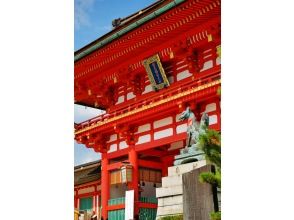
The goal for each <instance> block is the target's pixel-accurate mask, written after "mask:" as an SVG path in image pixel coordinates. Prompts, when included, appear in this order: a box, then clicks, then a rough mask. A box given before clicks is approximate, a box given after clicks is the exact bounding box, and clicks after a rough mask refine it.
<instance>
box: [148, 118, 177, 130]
mask: <svg viewBox="0 0 294 220" xmlns="http://www.w3.org/2000/svg"><path fill="white" fill-rule="evenodd" d="M172 123H173V118H172V117H167V118H163V119H160V120H158V121H154V123H153V127H154V128H160V127H163V126H165V125H170V124H172Z"/></svg>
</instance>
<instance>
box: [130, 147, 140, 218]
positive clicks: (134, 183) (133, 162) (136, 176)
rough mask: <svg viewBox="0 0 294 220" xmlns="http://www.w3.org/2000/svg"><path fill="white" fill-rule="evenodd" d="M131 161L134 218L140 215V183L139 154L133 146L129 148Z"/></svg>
mask: <svg viewBox="0 0 294 220" xmlns="http://www.w3.org/2000/svg"><path fill="white" fill-rule="evenodd" d="M129 149H130V150H129V161H130V163H131V165H132V166H133V178H132V184H131V189H133V190H134V197H135V198H134V201H135V204H134V206H135V207H134V216H136V215H138V214H139V207H138V204H139V187H138V182H139V166H138V157H137V152H136V151H135V146H134V145H131V146H129Z"/></svg>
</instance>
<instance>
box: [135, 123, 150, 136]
mask: <svg viewBox="0 0 294 220" xmlns="http://www.w3.org/2000/svg"><path fill="white" fill-rule="evenodd" d="M150 129H151V124H144V125H141V126H139V127H138V131H137V132H136V134H138V133H142V132H145V131H150Z"/></svg>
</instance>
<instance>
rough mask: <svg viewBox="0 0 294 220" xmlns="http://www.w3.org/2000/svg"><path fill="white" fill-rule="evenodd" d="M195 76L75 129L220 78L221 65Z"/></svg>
mask: <svg viewBox="0 0 294 220" xmlns="http://www.w3.org/2000/svg"><path fill="white" fill-rule="evenodd" d="M194 77H195V78H196V79H194V80H193V79H192V78H191V77H189V78H187V79H185V80H182V81H179V82H176V83H174V84H172V85H171V87H169V88H168V89H162V90H160V91H158V92H156V93H153V94H149V93H147V94H144V95H141V96H140V97H138V98H137V100H136V101H135V100H132V101H128V103H123V104H121V105H120V106H114V107H112V108H111V109H110V112H109V113H105V114H102V115H99V116H97V117H94V118H92V119H89V120H87V121H84V122H81V123H79V124H76V125H75V129H76V131H78V130H80V129H83V128H85V127H88V126H91V125H93V124H96V123H97V122H101V121H104V120H108V119H110V118H113V117H115V116H117V115H121V114H123V113H126V112H129V111H131V110H134V109H137V108H140V107H143V106H145V105H148V104H151V103H154V102H157V101H160V100H162V99H165V98H168V97H172V96H174V95H177V94H179V93H181V92H185V91H187V90H190V89H191V88H193V87H195V86H200V85H204V84H207V83H209V82H212V81H214V80H217V79H220V66H216V67H214V68H211V69H208V70H206V71H204V72H202V73H199V74H195V75H194Z"/></svg>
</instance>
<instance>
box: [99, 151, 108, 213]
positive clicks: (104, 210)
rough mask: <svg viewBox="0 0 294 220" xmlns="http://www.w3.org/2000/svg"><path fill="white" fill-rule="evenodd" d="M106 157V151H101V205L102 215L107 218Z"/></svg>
mask: <svg viewBox="0 0 294 220" xmlns="http://www.w3.org/2000/svg"><path fill="white" fill-rule="evenodd" d="M107 166H108V158H107V153H102V159H101V174H102V175H101V205H102V217H103V218H104V219H107V217H108V216H107V206H108V199H109V176H108V171H107Z"/></svg>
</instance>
